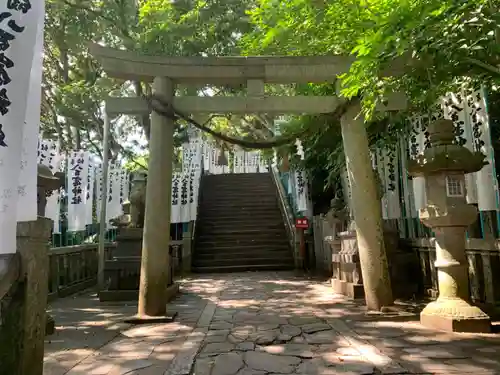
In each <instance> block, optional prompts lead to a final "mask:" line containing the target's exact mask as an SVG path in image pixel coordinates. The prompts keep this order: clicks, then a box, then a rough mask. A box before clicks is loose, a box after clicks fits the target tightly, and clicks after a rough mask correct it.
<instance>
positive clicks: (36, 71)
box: [17, 17, 44, 221]
mask: <svg viewBox="0 0 500 375" xmlns="http://www.w3.org/2000/svg"><path fill="white" fill-rule="evenodd" d="M43 26H44V22H43V18H42V17H41V18H40V21H39V22H38V30H37V36H36V44H35V50H34V56H33V63H32V66H31V73H30V83H29V91H28V104H27V108H26V117H25V121H24V128H23V147H22V156H21V158H22V160H21V171H20V175H19V186H18V189H17V193H18V199H19V200H18V202H17V221H32V220H36V219H37V217H38V212H37V211H38V210H37V207H38V205H37V175H38V173H37V172H38V168H37V144H38V133H39V130H40V104H41V101H42V89H41V87H42V64H43Z"/></svg>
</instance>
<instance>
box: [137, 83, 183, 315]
mask: <svg viewBox="0 0 500 375" xmlns="http://www.w3.org/2000/svg"><path fill="white" fill-rule="evenodd" d="M153 92H154V93H155V94H158V95H160V96H162V97H163V98H164V99H165V100H166V101H168V102H172V100H173V97H174V95H175V85H174V84H173V82H172V80H171V79H169V78H164V77H156V78H155V79H154V81H153ZM173 137H174V120H172V119H169V118H166V117H164V116H161V115H159V114H157V113H156V112H154V111H153V113H152V114H151V136H150V141H149V163H148V183H147V187H146V211H145V216H144V232H143V242H142V259H141V281H140V286H139V309H138V315H139V318H146V317H148V316H151V317H160V316H165V315H166V310H167V306H166V301H167V287H168V286H169V281H170V280H171V276H172V275H170V272H171V266H170V256H169V244H170V211H171V195H172V192H171V190H172V160H173V153H174V144H173Z"/></svg>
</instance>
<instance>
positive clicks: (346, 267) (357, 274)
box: [331, 232, 365, 298]
mask: <svg viewBox="0 0 500 375" xmlns="http://www.w3.org/2000/svg"><path fill="white" fill-rule="evenodd" d="M338 237H339V241H340V251H339V252H338V253H333V254H332V265H333V277H332V280H331V282H332V288H333V290H334V291H335V293H339V294H343V295H345V296H348V297H350V298H363V297H364V295H365V294H364V293H365V292H364V290H363V278H362V276H361V264H360V262H359V252H358V241H357V238H356V232H340V233H339V234H338Z"/></svg>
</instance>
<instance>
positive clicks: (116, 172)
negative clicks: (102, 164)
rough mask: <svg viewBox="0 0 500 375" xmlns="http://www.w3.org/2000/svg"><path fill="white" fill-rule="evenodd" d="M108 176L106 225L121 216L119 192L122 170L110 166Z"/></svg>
mask: <svg viewBox="0 0 500 375" xmlns="http://www.w3.org/2000/svg"><path fill="white" fill-rule="evenodd" d="M108 173H109V175H108V202H107V204H106V223H108V224H109V221H110V220H111V219H114V218H115V217H117V216H120V215H121V214H122V206H121V203H120V190H121V187H122V169H121V168H120V167H118V166H114V165H110V168H109V172H108Z"/></svg>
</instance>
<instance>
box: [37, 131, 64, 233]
mask: <svg viewBox="0 0 500 375" xmlns="http://www.w3.org/2000/svg"><path fill="white" fill-rule="evenodd" d="M62 161H63V158H62V157H61V155H60V154H59V147H58V145H57V143H56V142H54V141H50V140H40V141H39V144H38V164H43V165H46V166H47V167H49V168H50V170H51V172H52V173H56V172H59V171H60V170H61V163H62ZM60 197H61V192H60V190H55V191H53V192H52V194H51V195H50V196H49V197H47V206H46V207H45V217H48V218H49V219H52V220H53V221H54V233H61V230H60V225H59V221H60V218H61V207H60V205H61V199H60Z"/></svg>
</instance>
